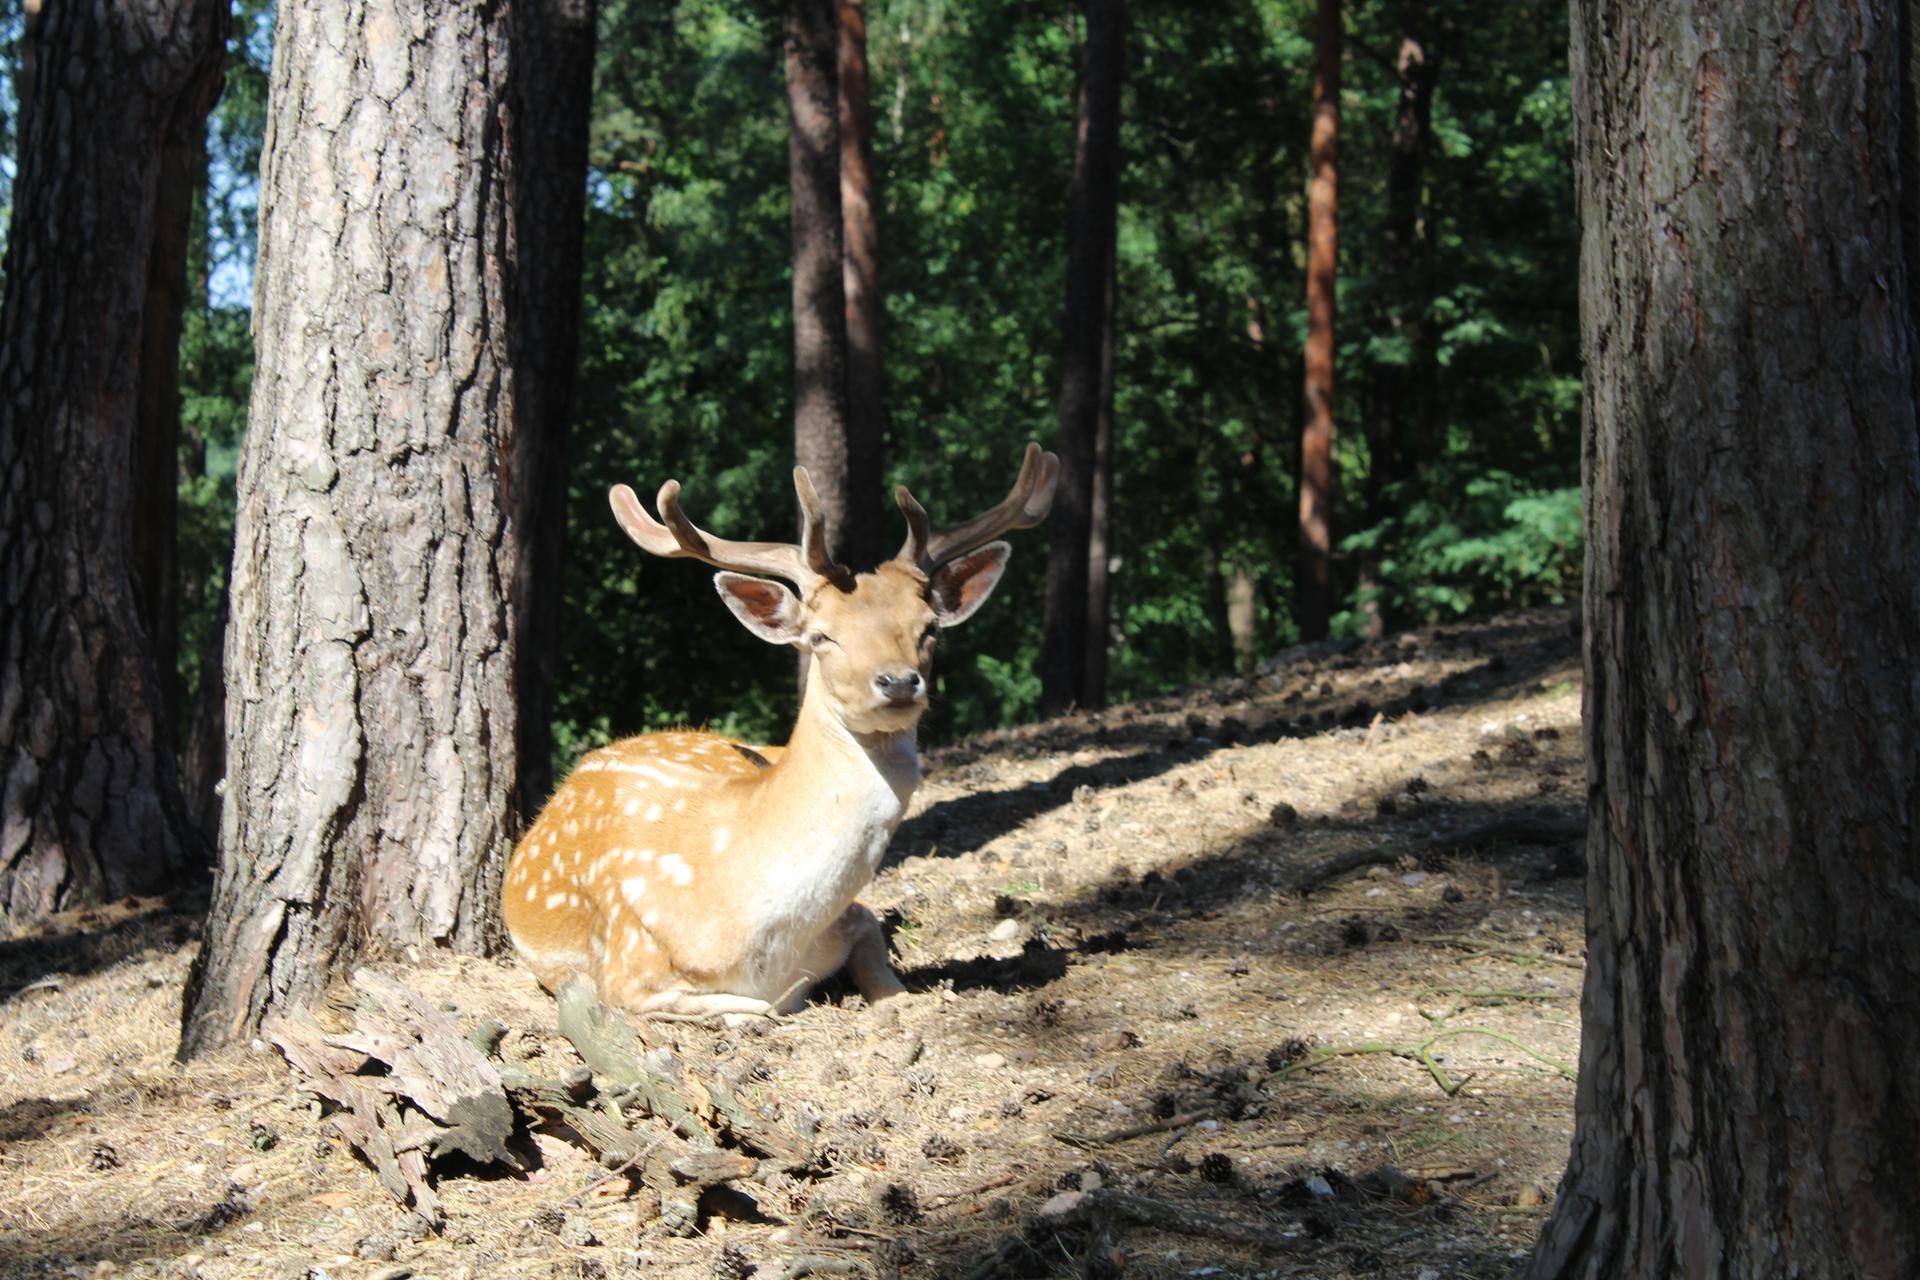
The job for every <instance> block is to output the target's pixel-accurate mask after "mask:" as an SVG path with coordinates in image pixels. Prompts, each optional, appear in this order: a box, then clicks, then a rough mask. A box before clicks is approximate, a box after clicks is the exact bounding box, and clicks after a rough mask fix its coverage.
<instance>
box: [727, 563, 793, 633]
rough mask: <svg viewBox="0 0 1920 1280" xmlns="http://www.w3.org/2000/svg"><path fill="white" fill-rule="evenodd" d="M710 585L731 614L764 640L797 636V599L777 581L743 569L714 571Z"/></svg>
mask: <svg viewBox="0 0 1920 1280" xmlns="http://www.w3.org/2000/svg"><path fill="white" fill-rule="evenodd" d="M713 585H714V587H715V589H717V590H718V591H719V592H720V598H721V599H722V600H725V601H726V602H727V608H729V609H731V610H733V616H734V617H736V618H738V619H740V621H741V622H742V623H744V624H745V625H746V628H747V630H749V631H751V632H753V634H755V635H757V636H759V637H760V638H761V639H762V640H765V641H766V642H767V643H768V644H794V643H796V642H797V641H798V640H799V639H800V614H801V609H800V600H799V598H798V597H797V596H795V595H794V594H793V592H791V591H789V590H787V589H786V587H784V586H782V585H781V584H780V583H778V582H769V581H768V580H767V579H765V578H749V577H748V576H747V575H746V574H744V573H716V574H714V575H713Z"/></svg>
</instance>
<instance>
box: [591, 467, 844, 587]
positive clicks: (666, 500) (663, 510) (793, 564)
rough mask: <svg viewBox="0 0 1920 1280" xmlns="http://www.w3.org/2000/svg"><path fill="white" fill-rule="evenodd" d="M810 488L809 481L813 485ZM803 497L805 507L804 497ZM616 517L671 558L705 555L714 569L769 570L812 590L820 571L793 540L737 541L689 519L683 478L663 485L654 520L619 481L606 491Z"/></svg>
mask: <svg viewBox="0 0 1920 1280" xmlns="http://www.w3.org/2000/svg"><path fill="white" fill-rule="evenodd" d="M809 489H811V486H809ZM808 496H809V495H807V494H803V495H802V497H801V502H802V507H803V509H805V506H806V499H807V497H808ZM607 501H608V503H609V504H610V505H611V506H612V507H613V518H614V519H615V520H618V521H619V522H620V527H621V528H622V529H624V530H626V532H627V536H628V537H629V538H632V539H633V540H634V541H635V542H636V543H638V544H639V546H640V548H641V550H643V551H646V552H648V553H650V554H652V555H656V556H662V557H665V558H668V559H675V558H681V557H685V558H689V559H694V560H703V561H705V562H706V563H708V564H710V565H712V566H714V567H715V568H716V569H732V570H735V571H737V572H742V573H763V574H770V575H772V576H773V577H776V578H785V579H786V580H787V581H789V582H791V583H793V584H794V585H795V586H797V587H799V588H800V589H801V592H802V594H804V593H805V592H807V591H809V590H811V589H812V588H813V586H814V585H815V584H816V583H817V582H818V581H819V579H820V577H821V576H822V575H821V574H820V573H819V572H818V571H816V570H815V569H814V568H813V567H812V566H811V565H810V564H809V557H808V556H806V555H803V554H802V551H801V548H800V547H798V546H795V545H794V544H793V543H791V542H733V541H729V540H728V539H726V538H716V537H714V536H713V535H712V534H710V533H708V532H707V531H706V530H704V529H702V528H700V527H699V526H698V525H696V524H694V522H693V521H691V520H689V519H688V518H687V513H686V512H684V511H682V510H681V509H680V482H679V481H678V480H669V481H667V482H666V483H665V484H663V485H661V486H660V495H659V497H658V498H657V499H656V502H657V504H658V506H659V508H660V519H659V520H655V519H654V518H653V517H652V516H650V515H648V514H647V511H646V508H645V507H642V506H641V505H640V499H639V498H638V497H636V496H635V495H634V492H633V490H632V489H630V488H628V487H627V486H626V485H624V484H617V485H615V486H613V488H612V489H611V490H609V491H608V494H607Z"/></svg>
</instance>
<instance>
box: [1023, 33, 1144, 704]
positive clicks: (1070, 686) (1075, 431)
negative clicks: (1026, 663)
mask: <svg viewBox="0 0 1920 1280" xmlns="http://www.w3.org/2000/svg"><path fill="white" fill-rule="evenodd" d="M1083 7H1084V10H1085V14H1086V24H1087V27H1086V45H1085V48H1084V49H1083V51H1082V54H1081V63H1080V89H1079V97H1078V105H1077V107H1076V111H1075V135H1074V148H1073V181H1072V186H1071V188H1070V191H1069V193H1068V199H1067V296H1066V309H1065V313H1064V314H1063V316H1062V317H1061V322H1060V328H1061V347H1062V351H1061V360H1060V399H1059V426H1058V429H1057V433H1056V435H1055V437H1054V451H1055V452H1056V453H1058V454H1059V455H1060V480H1059V487H1058V489H1057V490H1056V491H1055V496H1054V505H1053V534H1052V540H1051V544H1050V549H1049V555H1048V558H1047V603H1046V621H1045V625H1044V636H1043V640H1042V645H1041V655H1040V710H1041V713H1042V714H1044V715H1058V714H1060V713H1061V712H1063V711H1066V710H1068V709H1069V708H1071V707H1075V706H1086V705H1088V704H1089V702H1090V699H1091V696H1092V690H1091V688H1090V686H1089V683H1088V669H1087V652H1088V644H1089V629H1090V627H1091V626H1092V619H1091V618H1090V617H1089V615H1088V604H1089V591H1090V581H1089V566H1090V564H1091V557H1090V552H1091V549H1092V537H1093V518H1094V490H1095V476H1096V475H1097V473H1098V470H1099V435H1100V419H1101V405H1102V387H1103V385H1108V386H1110V385H1111V384H1110V381H1109V379H1110V376H1111V375H1110V370H1111V357H1110V354H1108V355H1106V357H1105V358H1103V353H1106V352H1108V351H1109V348H1110V346H1111V341H1112V336H1111V331H1110V329H1109V323H1110V321H1109V318H1108V312H1109V301H1108V300H1109V298H1110V297H1111V296H1112V289H1111V283H1110V282H1111V276H1112V271H1113V260H1114V254H1113V240H1114V226H1115V220H1116V213H1117V208H1118V202H1119V190H1120V85H1121V80H1122V76H1123V75H1124V63H1125V41H1126V6H1125V5H1124V4H1123V3H1121V0H1086V3H1085V5H1084V6H1083ZM1103 374H1104V376H1103Z"/></svg>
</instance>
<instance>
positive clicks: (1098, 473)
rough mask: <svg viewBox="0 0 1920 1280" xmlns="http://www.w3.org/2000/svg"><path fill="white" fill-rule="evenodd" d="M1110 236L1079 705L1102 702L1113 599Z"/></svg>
mask: <svg viewBox="0 0 1920 1280" xmlns="http://www.w3.org/2000/svg"><path fill="white" fill-rule="evenodd" d="M1116 239H1117V237H1116V236H1115V235H1111V234H1110V235H1108V237H1107V266H1106V276H1107V296H1106V305H1105V308H1104V314H1103V315H1102V317H1101V324H1100V400H1099V414H1098V416H1097V417H1096V418H1095V419H1094V425H1093V492H1092V493H1091V494H1090V495H1089V498H1088V509H1087V653H1086V658H1085V664H1086V666H1085V670H1086V676H1085V684H1084V687H1083V689H1082V690H1081V694H1080V705H1081V706H1083V707H1104V706H1106V705H1107V642H1108V630H1109V628H1110V625H1111V621H1112V619H1111V613H1112V603H1113V582H1112V572H1111V568H1112V564H1113V552H1114V547H1113V318H1114V312H1115V309H1116V304H1117V302H1118V299H1117V297H1116V281H1115V279H1114V271H1115V266H1116V251H1117V249H1118V245H1116V243H1115V240H1116Z"/></svg>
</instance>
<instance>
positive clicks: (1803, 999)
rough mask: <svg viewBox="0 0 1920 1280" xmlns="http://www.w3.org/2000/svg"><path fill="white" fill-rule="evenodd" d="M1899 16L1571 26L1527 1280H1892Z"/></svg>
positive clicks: (1905, 711)
mask: <svg viewBox="0 0 1920 1280" xmlns="http://www.w3.org/2000/svg"><path fill="white" fill-rule="evenodd" d="M1901 8H1902V6H1900V5H1899V4H1897V3H1895V0H1864V2H1861V3H1851V2H1849V3H1842V2H1840V0H1800V2H1799V3H1794V4H1789V3H1785V0H1780V2H1778V3H1770V4H1757V5H1756V4H1740V5H1733V4H1724V3H1719V4H1701V3H1695V4H1688V5H1684V6H1674V5H1672V4H1668V3H1664V2H1663V0H1636V2H1634V3H1624V4H1623V3H1617V2H1615V0H1606V2H1604V3H1603V2H1601V0H1581V2H1580V3H1577V4H1576V5H1575V6H1574V15H1573V56H1572V66H1573V89H1574V111H1575V121H1576V160H1577V165H1578V173H1579V195H1580V206H1581V215H1582V221H1583V224H1584V235H1583V239H1582V252H1581V277H1582V278H1581V312H1582V317H1581V321H1582V339H1583V346H1584V350H1585V356H1586V368H1587V399H1586V412H1585V428H1584V447H1583V470H1584V473H1585V486H1586V493H1587V547H1588V551H1587V557H1588V558H1587V581H1586V638H1587V640H1586V643H1587V654H1586V693H1585V700H1586V705H1585V718H1586V749H1587V759H1588V767H1587V785H1588V830H1589V835H1588V840H1587V847H1588V861H1589V870H1588V887H1587V911H1588V926H1587V933H1588V943H1587V945H1588V956H1587V961H1588V964H1587V980H1586V990H1585V995H1584V998H1583V1005H1582V1016H1583V1021H1584V1028H1585V1029H1584V1036H1583V1043H1582V1048H1581V1062H1580V1084H1579V1090H1578V1094H1577V1101H1576V1112H1577V1127H1576V1131H1575V1137H1574V1144H1573V1154H1572V1160H1571V1163H1570V1164H1569V1165H1568V1168H1567V1173H1566V1177H1565V1180H1564V1181H1563V1183H1562V1185H1561V1191H1560V1196H1559V1199H1558V1201H1557V1203H1556V1205H1555V1209H1554V1213H1553V1216H1552V1217H1551V1219H1550V1220H1549V1222H1548V1223H1547V1226H1546V1228H1545V1231H1544V1232H1543V1234H1542V1236H1541V1239H1540V1243H1539V1246H1538V1248H1537V1251H1536V1253H1535V1255H1534V1258H1533V1262H1532V1265H1531V1271H1530V1274H1531V1275H1533V1276H1535V1277H1611V1276H1623V1277H1624V1276H1636V1277H1639V1276H1673V1277H1708V1276H1714V1277H1718V1276H1725V1277H1746V1276H1809V1277H1826V1276H1855V1277H1882V1276H1912V1275H1920V1166H1917V1165H1916V1164H1915V1162H1914V1158H1913V1154H1914V1152H1915V1151H1916V1150H1920V1077H1917V1076H1916V1075H1915V1073H1914V1070H1913V1062H1914V1060H1915V1058H1916V1057H1920V929H1916V928H1915V926H1914V908H1915V904H1916V903H1920V682H1916V679H1915V673H1916V672H1920V422H1917V421H1916V411H1915V399H1916V397H1915V387H1916V382H1915V379H1916V340H1917V338H1920V335H1917V334H1916V330H1915V326H1914V321H1913V313H1912V312H1911V311H1910V310H1909V299H1910V298H1911V296H1912V289H1913V281H1914V270H1915V267H1916V266H1920V264H1916V263H1915V262H1914V261H1913V260H1912V259H1911V258H1910V257H1909V256H1908V253H1907V251H1906V249H1905V248H1904V246H1903V243H1902V236H1901V229H1900V226H1899V225H1898V219H1899V214H1900V207H1901V203H1902V195H1903V188H1902V182H1903V179H1904V181H1905V182H1906V183H1908V184H1911V183H1914V182H1916V181H1920V178H1916V176H1915V175H1914V174H1913V173H1912V172H1911V171H1907V172H1905V173H1903V171H1902V169H1901V167H1900V165H1899V162H1898V146H1899V142H1898V139H1899V136H1900V133H1901V113H1902V105H1903V100H1902V88H1901V83H1900V71H1901V63H1902V53H1903V51H1902V49H1901V47H1900V39H1901V36H1902V35H1903V34H1904V33H1903V32H1902V31H1901V21H1902V14H1901ZM1906 105H1907V106H1908V107H1909V108H1910V107H1911V103H1908V104H1906ZM1910 189H1911V188H1910V187H1909V188H1908V190H1910Z"/></svg>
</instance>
